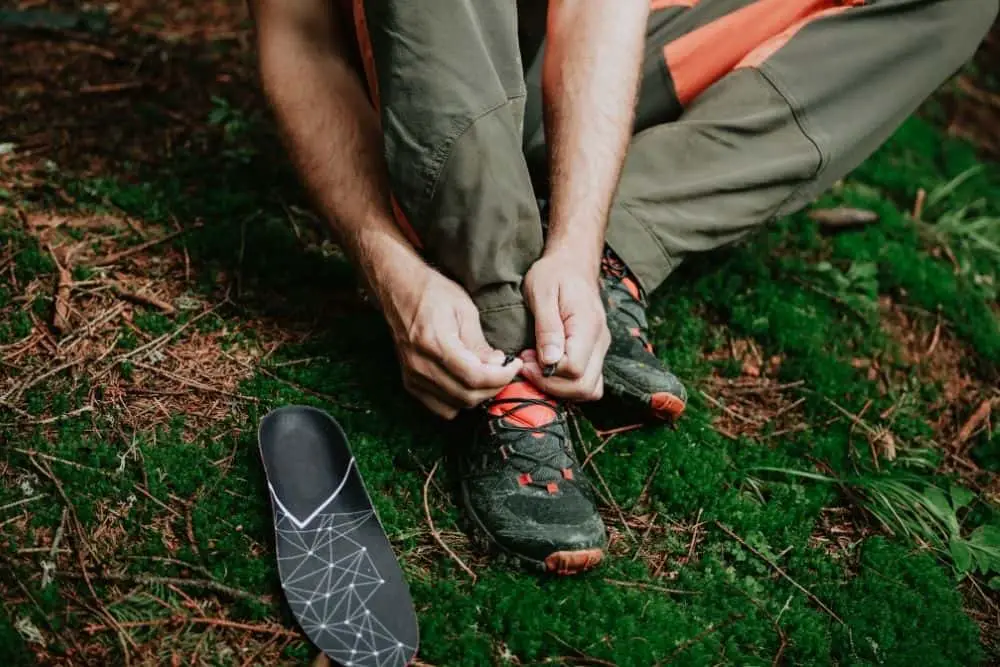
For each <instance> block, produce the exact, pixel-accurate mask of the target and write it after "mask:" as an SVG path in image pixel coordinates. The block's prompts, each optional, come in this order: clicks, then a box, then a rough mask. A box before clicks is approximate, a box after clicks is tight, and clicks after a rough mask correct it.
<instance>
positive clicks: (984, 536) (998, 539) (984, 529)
mask: <svg viewBox="0 0 1000 667" xmlns="http://www.w3.org/2000/svg"><path fill="white" fill-rule="evenodd" d="M969 542H970V543H972V544H975V545H976V546H981V547H986V548H992V549H996V550H998V551H1000V527H997V526H980V527H979V528H976V529H975V530H974V531H972V534H971V535H969Z"/></svg>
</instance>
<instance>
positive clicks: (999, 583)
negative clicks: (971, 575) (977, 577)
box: [986, 577, 1000, 591]
mask: <svg viewBox="0 0 1000 667" xmlns="http://www.w3.org/2000/svg"><path fill="white" fill-rule="evenodd" d="M986 585H987V586H989V587H990V588H992V589H993V590H995V591H1000V577H993V578H992V579H990V580H989V581H988V582H986Z"/></svg>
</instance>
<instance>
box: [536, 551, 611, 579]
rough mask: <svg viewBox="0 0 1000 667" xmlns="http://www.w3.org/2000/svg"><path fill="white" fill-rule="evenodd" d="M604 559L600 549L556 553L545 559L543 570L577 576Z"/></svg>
mask: <svg viewBox="0 0 1000 667" xmlns="http://www.w3.org/2000/svg"><path fill="white" fill-rule="evenodd" d="M603 558H604V551H603V550H601V549H584V550H582V551H557V552H555V553H553V554H549V556H548V557H547V558H546V559H545V569H546V571H548V572H552V573H554V574H563V575H569V574H578V573H580V572H585V571H586V570H589V569H590V568H592V567H595V566H596V565H597V564H598V563H600V562H601V560H602V559H603Z"/></svg>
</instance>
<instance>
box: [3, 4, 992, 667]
mask: <svg viewBox="0 0 1000 667" xmlns="http://www.w3.org/2000/svg"><path fill="white" fill-rule="evenodd" d="M21 5H22V8H24V6H27V5H34V6H36V7H35V8H36V9H41V6H40V4H39V3H37V2H32V3H21ZM60 5H61V6H62V7H63V8H64V9H66V10H67V11H69V10H71V9H72V8H73V7H74V6H75V3H69V2H65V3H49V4H47V5H46V6H45V9H53V8H56V7H58V6H60ZM109 6H110V5H109ZM114 7H115V11H114V12H113V13H111V14H110V15H105V14H93V15H87V16H85V17H83V18H81V19H80V20H75V21H72V22H69V23H67V24H65V25H53V24H51V21H50V19H46V20H48V21H49V23H46V25H44V26H39V25H35V26H33V27H31V28H24V27H22V28H16V29H15V28H11V29H8V30H7V31H5V32H0V62H2V63H3V68H4V77H5V83H4V91H3V95H2V97H0V119H2V123H0V132H2V134H0V606H2V608H3V610H4V612H5V614H4V615H2V616H0V663H2V664H4V665H9V666H11V667H14V666H17V665H30V664H43V665H83V664H94V665H147V664H148V665H159V664H163V665H295V664H303V663H304V662H306V661H307V660H308V659H309V657H310V656H311V655H312V649H311V648H310V646H309V645H308V643H307V642H306V641H305V640H304V638H303V636H302V635H301V633H300V632H299V631H298V629H297V628H296V626H295V625H294V623H293V622H292V621H291V619H290V617H289V616H288V613H287V610H286V609H285V608H284V607H282V605H281V596H280V588H279V586H278V581H277V570H276V567H275V563H274V560H273V538H272V527H271V515H270V508H269V505H268V500H267V495H266V493H265V487H264V482H263V476H262V471H261V466H260V463H259V458H258V454H257V447H256V440H255V435H256V424H257V422H258V420H259V418H260V417H261V416H262V415H263V414H264V413H265V412H266V411H268V410H269V409H271V408H274V407H277V406H280V405H284V404H289V403H301V404H310V405H315V406H318V407H321V408H323V409H325V410H327V411H329V412H330V413H331V414H332V415H334V416H335V417H336V418H337V419H338V420H339V421H340V422H341V423H342V424H343V425H344V427H345V428H346V430H347V431H348V433H349V434H350V436H351V441H352V446H353V448H354V451H355V454H356V455H357V458H358V460H359V462H360V465H361V469H362V472H363V474H364V476H365V480H366V482H367V484H368V486H369V489H370V490H371V492H372V495H373V497H374V499H375V502H376V504H377V509H378V511H379V514H380V517H381V519H382V521H383V523H384V525H385V527H386V529H387V531H388V533H389V536H390V539H391V541H392V544H393V546H394V547H395V548H396V551H397V553H398V554H399V556H400V559H401V562H402V565H403V569H404V572H405V573H406V575H407V577H408V580H409V582H410V586H411V589H412V592H413V596H414V599H415V602H416V605H417V608H418V615H419V620H420V625H421V637H422V641H421V653H420V660H421V662H422V664H433V665H486V664H498V665H538V664H566V665H570V664H574V665H623V666H625V665H637V666H648V665H654V664H655V665H661V664H662V665H665V664H684V665H709V664H740V665H779V664H788V665H792V664H796V665H797V664H830V663H835V664H852V665H857V664H882V665H912V664H921V665H924V666H925V667H930V666H932V665H962V666H964V665H972V664H978V663H990V664H997V663H1000V592H998V591H997V590H996V589H997V588H1000V513H998V507H1000V505H998V503H1000V435H998V429H997V428H996V424H997V416H998V415H1000V389H998V386H1000V382H998V378H1000V307H998V298H997V297H998V292H1000V283H998V280H1000V277H998V273H1000V272H998V268H1000V166H998V164H997V162H996V161H995V160H996V158H997V155H998V152H1000V144H998V143H997V142H998V141H1000V139H998V135H997V134H996V131H995V128H996V127H998V126H1000V85H998V84H1000V82H998V81H997V80H995V79H991V78H990V76H989V75H988V74H987V73H983V72H981V71H977V70H976V68H975V67H970V68H969V70H968V71H966V72H963V73H962V74H961V75H959V76H958V77H956V78H955V79H954V80H953V81H951V82H950V83H948V84H947V85H946V86H945V87H944V88H943V89H942V91H941V92H940V94H939V95H938V96H937V97H935V98H934V99H933V100H931V101H930V102H929V103H928V104H927V105H925V107H924V108H923V109H922V110H921V112H920V113H919V114H917V115H916V116H915V117H913V118H911V119H910V120H908V121H907V122H906V123H905V125H904V126H903V127H902V128H901V129H900V130H899V131H898V132H897V133H896V134H895V136H894V137H893V138H892V140H891V141H889V142H888V143H887V144H886V145H885V146H884V147H883V148H882V149H881V150H880V151H879V152H878V153H877V154H876V155H874V156H873V157H872V158H870V159H869V160H868V161H867V162H865V163H864V164H863V165H862V166H861V167H860V168H858V169H857V170H856V171H855V172H854V173H853V174H852V175H851V176H850V177H849V178H847V179H845V180H844V181H843V182H842V183H839V184H838V185H837V186H836V187H835V188H834V189H833V191H831V192H830V193H828V194H826V195H824V196H823V197H822V198H821V199H820V200H819V201H817V202H816V203H815V204H814V205H813V206H811V207H810V208H809V209H808V210H806V211H804V212H802V213H801V214H798V215H794V216H791V217H790V218H787V219H785V220H782V221H780V222H779V223H778V224H776V225H774V226H773V227H771V228H769V229H768V230H766V232H764V233H762V234H761V235H758V236H757V237H755V238H754V239H752V240H751V241H749V242H747V243H745V244H742V245H740V246H738V247H735V248H733V249H730V250H727V251H724V252H720V253H716V254H714V255H712V256H711V257H710V258H708V259H707V260H702V261H694V262H691V263H690V264H689V265H687V266H685V267H684V268H682V269H681V270H680V271H679V272H678V273H677V274H676V275H674V276H673V277H672V278H671V279H670V281H669V282H668V283H667V285H666V286H665V287H664V288H663V289H662V290H661V291H660V292H659V293H658V294H657V295H656V298H655V299H654V305H653V308H652V316H653V317H652V319H653V334H654V338H655V343H656V344H657V350H658V352H659V354H660V355H661V356H662V358H663V359H665V360H666V361H667V362H669V363H670V364H671V365H672V367H673V368H674V369H675V371H676V372H677V373H678V375H680V376H681V377H682V378H683V379H684V380H685V382H686V383H687V385H688V388H689V391H690V394H691V397H692V398H691V403H690V406H689V409H688V412H687V413H686V414H685V416H684V418H683V419H682V420H680V422H679V423H678V425H677V428H676V429H673V430H670V429H666V430H650V431H640V432H633V433H630V434H622V435H618V436H614V437H611V438H608V439H601V438H600V437H599V436H598V435H597V434H596V433H594V432H593V430H592V429H590V428H589V427H587V425H586V424H584V425H583V436H584V438H583V439H584V441H583V442H581V443H580V447H581V449H582V451H581V454H582V456H583V457H584V458H585V459H586V466H585V467H586V469H587V470H588V472H589V473H590V474H591V476H592V477H593V478H594V479H595V480H597V482H598V488H599V492H600V495H601V499H602V510H603V512H604V516H605V519H606V522H607V524H608V526H609V531H610V536H611V544H610V554H611V557H610V558H609V559H608V561H607V563H606V564H605V565H604V566H602V567H601V568H600V569H598V570H596V571H594V572H593V573H590V574H587V575H585V576H581V577H576V578H559V579H552V578H544V577H543V578H540V577H538V576H535V575H533V574H528V573H525V572H519V571H512V570H510V569H507V568H504V567H501V566H499V565H497V564H495V563H493V562H491V561H490V560H489V558H488V557H486V556H484V555H483V554H481V553H479V552H477V551H476V550H475V549H474V548H473V547H472V545H471V544H470V542H469V540H468V539H467V537H466V536H465V534H464V533H462V532H461V531H460V529H459V528H458V523H457V511H456V509H455V505H454V503H453V497H452V491H453V483H454V481H455V480H454V479H453V477H452V476H451V474H450V472H448V470H449V468H448V467H447V466H444V467H441V468H440V472H438V473H437V474H436V475H433V477H432V478H429V475H430V473H431V471H432V470H434V469H435V466H436V464H437V463H438V462H439V461H440V460H441V459H442V458H443V456H444V453H445V449H446V444H445V443H446V429H445V428H444V427H443V425H442V424H441V423H439V422H437V421H435V420H434V419H432V418H431V417H429V416H428V415H426V414H425V413H424V411H423V410H422V409H420V408H419V406H417V405H416V404H415V403H414V402H413V401H412V400H411V399H409V398H408V397H407V396H406V394H405V392H404V391H403V388H402V386H401V382H400V379H399V373H398V369H397V367H396V365H395V358H394V355H393V353H392V349H391V346H390V341H389V337H388V335H387V332H386V330H385V328H384V326H383V324H382V323H381V322H380V320H379V317H378V315H377V314H376V313H375V312H373V311H372V310H371V309H370V307H369V306H368V304H366V303H365V301H364V300H363V299H362V298H360V297H359V293H358V289H357V285H356V283H355V282H354V279H353V277H352V272H351V270H350V268H349V267H348V265H347V264H346V262H345V260H344V258H343V256H342V254H341V253H340V252H339V251H338V249H337V247H336V246H335V245H334V244H332V243H331V242H330V240H329V239H327V238H326V236H325V235H324V234H323V232H322V229H323V225H322V223H321V222H320V221H319V220H318V219H317V217H316V216H315V214H314V213H313V212H312V211H311V210H310V208H309V206H308V204H307V203H306V202H305V199H304V197H303V195H302V193H301V191H300V189H299V188H298V187H297V186H296V185H295V179H294V177H293V175H292V174H291V171H290V169H289V167H288V165H287V163H286V162H285V161H284V159H283V157H282V152H281V149H280V147H279V146H278V143H277V141H276V139H275V136H274V129H273V124H272V123H271V121H270V119H269V117H268V114H267V112H266V108H265V106H264V104H263V103H262V100H261V96H260V94H259V93H258V92H257V84H256V79H255V74H254V55H253V49H252V42H251V33H250V29H249V28H250V24H249V21H248V20H247V17H246V13H245V8H244V5H243V3H242V2H240V1H238V0H226V1H219V0H216V1H214V2H203V3H193V2H189V3H184V2H173V3H162V2H156V3H154V2H150V1H130V2H122V3H117V4H116V5H114ZM12 16H13V15H4V13H3V12H0V23H3V22H4V21H7V22H8V23H9V22H10V21H11V20H13V19H12ZM78 18H79V17H78ZM991 49H992V56H991V55H990V50H991ZM997 55H998V53H997V41H996V40H994V41H992V42H990V43H989V44H988V45H987V46H986V47H984V57H983V59H982V62H984V63H986V62H989V61H990V60H994V61H995V60H996V57H997ZM845 208H849V209H850V210H845ZM830 209H835V210H834V211H833V212H831V211H830ZM859 212H861V213H863V215H862V214H861V213H859ZM861 218H877V222H874V223H872V222H867V223H866V222H862V221H861ZM845 223H849V224H845ZM442 545H447V546H448V547H449V548H450V549H451V550H452V551H453V552H454V553H455V554H456V555H457V558H458V559H460V560H461V561H462V564H463V565H464V566H465V567H461V566H459V564H458V563H457V562H456V560H455V559H453V558H452V557H450V556H449V555H448V554H447V553H446V551H445V550H444V549H443V548H442ZM465 568H468V569H469V570H471V572H472V573H474V575H475V576H474V577H472V576H470V575H469V574H468V573H467V571H466V569H465Z"/></svg>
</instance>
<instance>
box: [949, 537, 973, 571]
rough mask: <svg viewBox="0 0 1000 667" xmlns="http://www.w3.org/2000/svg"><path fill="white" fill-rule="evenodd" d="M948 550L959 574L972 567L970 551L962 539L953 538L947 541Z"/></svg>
mask: <svg viewBox="0 0 1000 667" xmlns="http://www.w3.org/2000/svg"><path fill="white" fill-rule="evenodd" d="M948 551H949V552H951V560H952V562H953V563H954V564H955V569H956V570H958V572H959V573H960V574H966V573H968V572H969V571H970V570H971V569H972V551H971V550H970V549H969V547H968V545H967V544H966V543H965V541H964V540H962V539H961V538H959V539H953V540H952V541H951V542H949V543H948Z"/></svg>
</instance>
